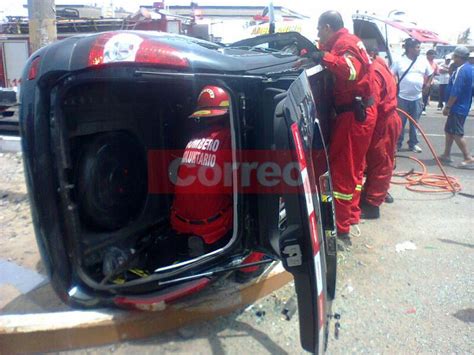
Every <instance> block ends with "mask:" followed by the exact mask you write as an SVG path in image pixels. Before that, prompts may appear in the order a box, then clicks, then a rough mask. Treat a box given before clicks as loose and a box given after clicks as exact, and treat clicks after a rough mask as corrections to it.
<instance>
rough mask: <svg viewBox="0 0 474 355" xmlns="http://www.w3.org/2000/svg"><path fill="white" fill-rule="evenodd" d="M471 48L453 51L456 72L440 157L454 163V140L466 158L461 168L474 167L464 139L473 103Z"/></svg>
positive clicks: (448, 93)
mask: <svg viewBox="0 0 474 355" xmlns="http://www.w3.org/2000/svg"><path fill="white" fill-rule="evenodd" d="M468 58H469V49H467V48H466V47H464V46H459V47H456V49H455V50H454V53H453V62H454V65H455V66H456V70H455V72H454V73H453V74H452V75H451V77H450V78H449V84H448V88H447V97H448V101H447V102H446V106H445V107H444V110H443V115H444V116H448V119H447V120H446V125H445V126H444V132H445V136H446V142H445V148H444V153H443V154H442V155H441V156H440V157H439V158H440V160H441V161H443V162H445V163H452V159H451V147H452V145H453V142H456V145H457V146H458V147H459V149H460V150H461V152H462V154H463V156H464V160H463V161H462V162H461V163H460V164H459V166H458V167H459V168H468V169H474V158H473V157H472V155H471V153H470V152H469V149H468V147H467V142H466V140H465V139H464V123H465V122H466V118H467V115H468V114H469V109H470V108H471V103H472V71H473V70H472V66H471V64H470V63H469V62H468Z"/></svg>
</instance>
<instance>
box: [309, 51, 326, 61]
mask: <svg viewBox="0 0 474 355" xmlns="http://www.w3.org/2000/svg"><path fill="white" fill-rule="evenodd" d="M323 57H324V52H323V51H320V50H316V51H314V52H312V53H311V54H309V58H311V60H312V61H313V62H314V64H321V62H322V60H323Z"/></svg>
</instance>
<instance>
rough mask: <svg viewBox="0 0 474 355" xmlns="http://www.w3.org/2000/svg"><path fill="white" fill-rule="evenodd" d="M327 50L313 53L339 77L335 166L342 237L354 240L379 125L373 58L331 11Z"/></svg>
mask: <svg viewBox="0 0 474 355" xmlns="http://www.w3.org/2000/svg"><path fill="white" fill-rule="evenodd" d="M318 36H319V42H320V44H321V47H322V48H321V49H322V50H323V51H316V52H314V53H312V54H311V59H312V60H313V61H314V62H315V63H316V64H323V65H324V66H325V67H326V68H327V69H328V70H329V71H330V72H331V73H332V74H333V76H334V99H335V110H336V114H337V116H336V119H335V122H334V125H333V127H331V137H330V142H329V165H330V169H331V176H332V182H333V189H334V198H335V205H336V224H337V232H338V236H339V238H340V239H341V240H342V241H344V242H346V243H349V244H350V239H349V232H350V227H351V211H352V205H353V195H354V192H355V191H356V185H357V179H358V177H359V175H360V172H361V170H362V168H363V160H364V157H365V154H366V153H367V149H368V147H369V143H370V139H371V137H372V132H373V129H374V126H375V117H376V112H375V106H374V105H373V98H372V96H371V95H372V82H371V80H372V75H373V73H372V68H371V60H370V58H369V56H368V54H367V52H366V50H365V48H364V45H363V43H362V42H361V40H360V39H359V38H358V37H356V36H354V35H351V34H349V32H348V30H347V29H346V28H344V23H343V21H342V17H341V15H340V14H339V13H338V12H336V11H328V12H325V13H323V14H322V15H321V16H320V17H319V21H318Z"/></svg>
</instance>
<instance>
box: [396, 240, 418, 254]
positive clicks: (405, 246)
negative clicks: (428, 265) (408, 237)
mask: <svg viewBox="0 0 474 355" xmlns="http://www.w3.org/2000/svg"><path fill="white" fill-rule="evenodd" d="M395 250H396V251H397V253H401V252H404V251H407V250H416V245H415V243H413V242H410V241H406V242H403V243H398V244H397V245H395Z"/></svg>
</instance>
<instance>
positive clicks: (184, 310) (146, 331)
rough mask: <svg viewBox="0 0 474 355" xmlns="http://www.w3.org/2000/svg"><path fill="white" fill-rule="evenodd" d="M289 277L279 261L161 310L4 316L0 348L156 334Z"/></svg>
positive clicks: (234, 305) (45, 348)
mask: <svg viewBox="0 0 474 355" xmlns="http://www.w3.org/2000/svg"><path fill="white" fill-rule="evenodd" d="M291 280H292V276H291V274H289V273H287V272H286V271H285V270H284V269H283V267H282V266H281V264H280V263H278V264H275V265H273V266H272V267H270V268H269V270H268V271H267V272H266V273H265V274H264V275H262V276H261V277H260V278H258V279H257V280H255V281H253V282H251V283H248V284H244V285H239V284H236V283H233V282H230V281H228V282H221V283H218V284H215V285H212V286H210V287H209V289H207V290H205V291H203V292H202V293H200V294H198V295H196V296H195V297H191V298H190V299H188V300H185V301H182V302H180V303H176V304H173V305H168V306H167V307H166V308H165V309H164V310H161V311H157V312H126V311H119V310H105V309H101V310H97V311H68V312H53V313H39V314H24V315H23V314H21V315H4V316H0V353H1V354H11V353H25V352H49V351H58V350H66V349H76V348H84V347H92V346H100V345H105V344H110V343H116V342H120V341H125V340H131V339H141V338H146V337H150V336H154V335H157V334H159V333H161V332H164V331H168V330H173V329H177V328H179V327H182V326H185V325H188V324H191V323H195V322H202V321H205V320H210V319H213V318H216V317H219V316H222V315H225V314H229V313H231V312H232V311H235V310H237V309H240V308H243V307H245V306H246V305H249V304H252V303H254V302H255V301H256V300H258V299H260V298H262V297H264V296H266V295H268V294H270V293H271V292H273V291H275V290H277V289H279V288H281V287H282V286H284V285H285V284H287V283H288V282H290V281H291Z"/></svg>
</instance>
